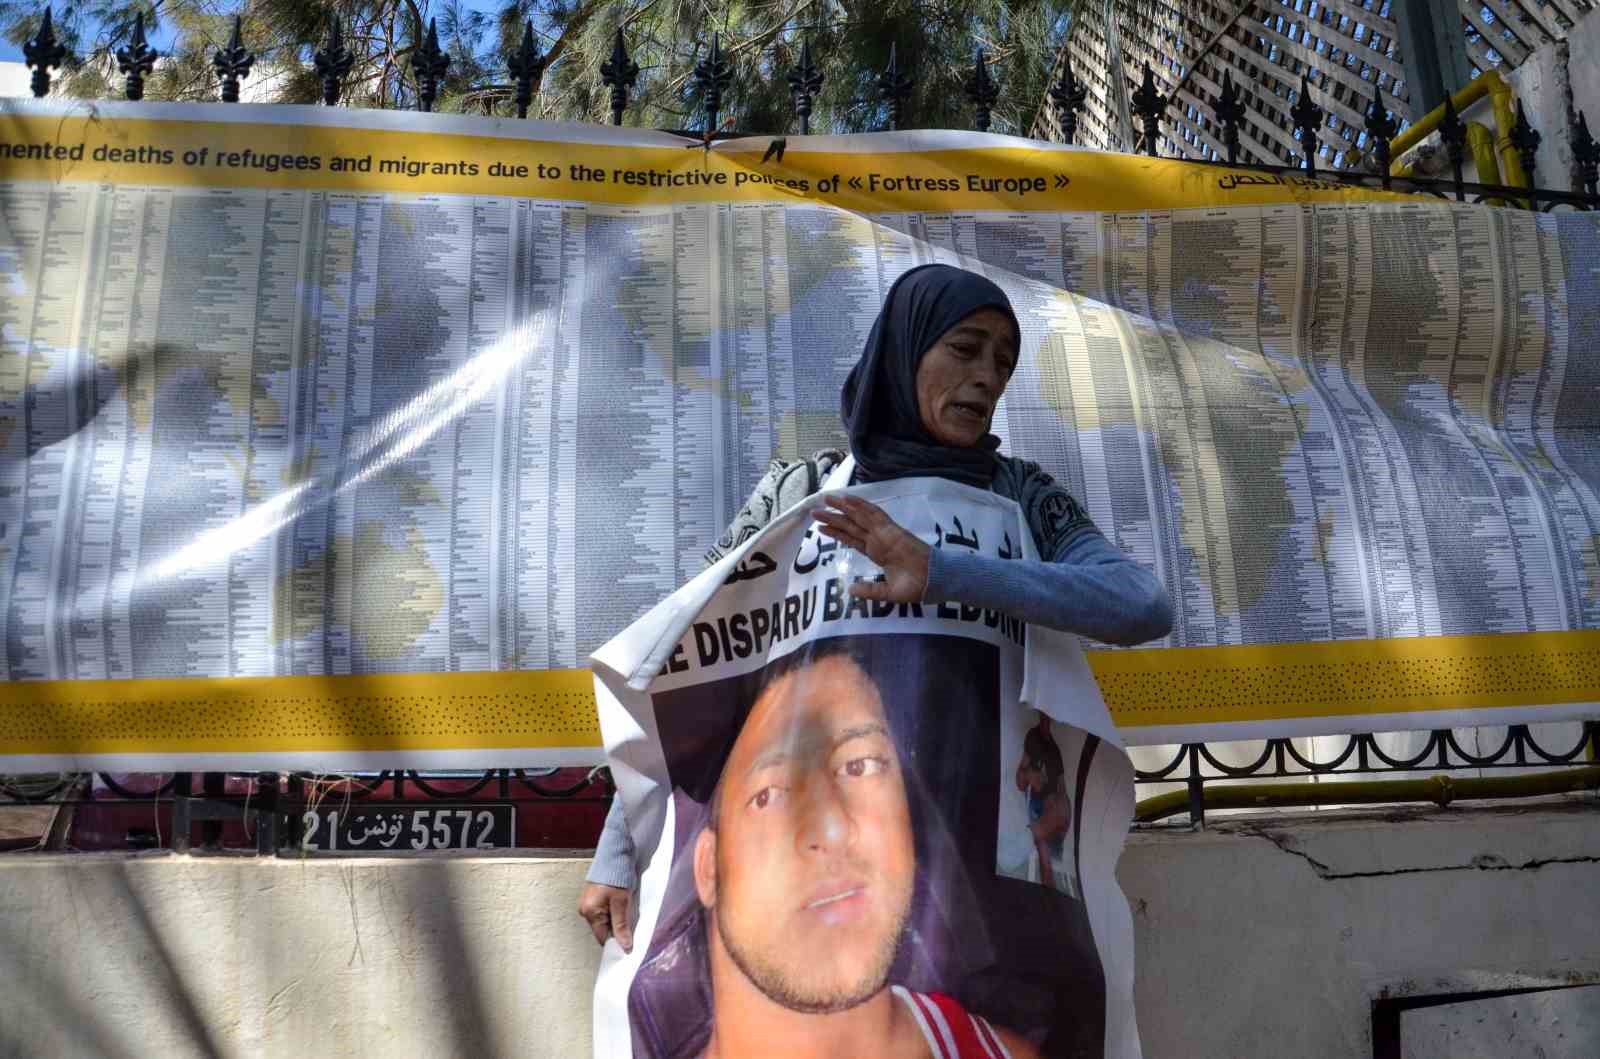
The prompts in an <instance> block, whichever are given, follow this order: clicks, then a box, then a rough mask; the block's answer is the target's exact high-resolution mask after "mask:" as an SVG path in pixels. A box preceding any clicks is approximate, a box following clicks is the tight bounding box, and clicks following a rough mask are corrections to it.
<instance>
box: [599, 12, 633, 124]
mask: <svg viewBox="0 0 1600 1059" xmlns="http://www.w3.org/2000/svg"><path fill="white" fill-rule="evenodd" d="M638 77H639V65H638V64H637V63H635V62H634V61H633V60H632V59H630V58H628V49H627V46H626V45H625V44H624V42H623V39H622V27H621V26H618V27H617V35H616V38H615V40H614V41H613V42H612V45H611V60H610V61H609V62H603V63H601V64H600V81H601V83H603V84H607V85H610V86H611V124H613V125H621V124H622V112H623V111H625V110H627V109H628V90H629V89H630V88H632V87H633V82H634V81H635V80H637V79H638Z"/></svg>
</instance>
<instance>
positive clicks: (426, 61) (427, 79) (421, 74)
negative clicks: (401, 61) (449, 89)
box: [411, 18, 450, 113]
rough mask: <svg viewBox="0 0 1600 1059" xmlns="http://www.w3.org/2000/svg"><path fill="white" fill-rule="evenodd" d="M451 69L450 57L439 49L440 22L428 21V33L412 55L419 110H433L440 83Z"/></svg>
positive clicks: (412, 68) (412, 70) (412, 73)
mask: <svg viewBox="0 0 1600 1059" xmlns="http://www.w3.org/2000/svg"><path fill="white" fill-rule="evenodd" d="M449 69H450V56H448V55H446V54H445V53H444V51H443V50H442V49H441V48H440V47H439V22H438V20H437V19H432V18H430V19H428V32H427V35H426V36H425V37H424V38H423V40H422V43H421V45H419V46H418V48H417V50H416V51H414V52H412V53H411V75H412V76H413V77H415V78H416V79H417V109H418V110H420V111H423V112H424V113H426V112H429V111H432V110H433V104H434V101H435V100H437V99H438V98H439V82H440V81H441V80H442V79H443V78H444V75H445V72H446V71H448V70H449Z"/></svg>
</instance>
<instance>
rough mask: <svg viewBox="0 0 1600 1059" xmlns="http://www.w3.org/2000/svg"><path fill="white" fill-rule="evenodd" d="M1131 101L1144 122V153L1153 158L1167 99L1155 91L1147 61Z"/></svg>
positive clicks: (1135, 111)
mask: <svg viewBox="0 0 1600 1059" xmlns="http://www.w3.org/2000/svg"><path fill="white" fill-rule="evenodd" d="M1131 102H1132V103H1133V112H1134V113H1135V114H1137V115H1139V120H1140V121H1141V122H1142V123H1143V124H1144V153H1145V154H1147V155H1149V156H1150V157H1152V158H1154V157H1156V138H1157V137H1158V136H1159V135H1160V132H1161V115H1162V114H1163V113H1164V112H1165V111H1166V109H1167V101H1166V99H1165V98H1163V97H1162V95H1161V93H1159V92H1157V91H1156V80H1155V72H1154V71H1152V70H1151V69H1150V64H1149V63H1145V64H1144V77H1143V79H1142V80H1141V81H1140V84H1139V88H1138V91H1136V92H1134V93H1133V97H1132V99H1131Z"/></svg>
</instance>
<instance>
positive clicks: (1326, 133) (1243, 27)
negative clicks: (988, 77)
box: [1034, 0, 1590, 169]
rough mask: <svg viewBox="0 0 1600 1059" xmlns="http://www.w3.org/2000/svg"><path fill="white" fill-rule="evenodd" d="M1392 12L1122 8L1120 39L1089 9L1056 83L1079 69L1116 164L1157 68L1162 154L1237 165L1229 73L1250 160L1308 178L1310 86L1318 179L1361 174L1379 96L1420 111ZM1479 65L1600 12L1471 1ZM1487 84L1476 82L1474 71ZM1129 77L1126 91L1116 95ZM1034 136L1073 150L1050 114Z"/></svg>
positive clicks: (1498, 62)
mask: <svg viewBox="0 0 1600 1059" xmlns="http://www.w3.org/2000/svg"><path fill="white" fill-rule="evenodd" d="M1391 2H1392V0H1190V2H1187V3H1185V2H1182V0H1172V2H1168V0H1112V11H1113V12H1114V17H1115V23H1116V24H1115V26H1108V25H1107V24H1106V22H1107V19H1106V15H1105V8H1104V7H1103V6H1101V5H1099V4H1092V3H1091V4H1090V5H1085V7H1084V8H1082V9H1080V12H1079V15H1078V18H1077V21H1076V23H1075V24H1074V26H1073V28H1072V31H1071V32H1070V33H1069V34H1068V39H1067V43H1066V45H1065V46H1064V47H1063V48H1062V50H1061V53H1060V55H1058V57H1057V60H1056V61H1057V72H1059V69H1060V65H1061V63H1062V62H1063V61H1064V60H1065V59H1067V58H1069V57H1070V60H1071V62H1072V69H1073V72H1074V74H1076V75H1077V77H1078V79H1079V80H1081V81H1082V82H1084V84H1085V87H1086V88H1087V91H1088V96H1087V99H1086V101H1085V105H1084V108H1083V110H1082V111H1081V112H1080V114H1079V116H1078V134H1077V142H1078V143H1081V144H1084V145H1085V146H1090V147H1099V148H1102V149H1106V150H1123V151H1128V150H1135V149H1139V148H1141V147H1142V139H1141V133H1142V128H1143V126H1142V123H1141V122H1140V121H1139V119H1138V117H1137V115H1134V114H1132V113H1131V110H1132V108H1131V104H1130V103H1129V102H1128V100H1129V99H1130V98H1131V95H1132V93H1133V91H1134V90H1135V89H1136V88H1137V87H1138V84H1139V81H1140V79H1141V77H1142V72H1143V69H1144V66H1145V64H1146V63H1148V64H1149V65H1150V68H1151V71H1152V72H1153V74H1154V79H1155V87H1156V90H1157V91H1158V92H1159V93H1161V95H1162V96H1163V97H1164V98H1166V99H1167V109H1166V113H1165V114H1164V116H1163V117H1162V122H1161V136H1160V138H1159V140H1158V141H1157V147H1156V149H1157V151H1158V153H1160V154H1162V155H1165V156H1169V157H1182V158H1219V157H1222V158H1225V157H1227V148H1226V146H1225V143H1224V140H1223V130H1222V128H1221V126H1220V125H1219V124H1218V123H1217V122H1216V121H1215V119H1214V118H1213V113H1214V107H1215V104H1216V100H1217V97H1218V96H1219V95H1220V94H1221V92H1222V79H1223V75H1224V73H1225V72H1226V73H1227V74H1228V75H1230V76H1231V77H1232V78H1233V81H1234V83H1235V84H1236V85H1237V87H1238V91H1239V95H1240V97H1241V99H1242V100H1243V102H1244V108H1245V109H1244V121H1243V123H1242V125H1241V127H1240V129H1239V159H1240V160H1241V161H1245V162H1263V163H1274V164H1295V163H1298V162H1299V161H1300V160H1301V159H1302V158H1303V157H1304V152H1303V148H1302V147H1301V143H1300V134H1299V131H1298V130H1297V129H1296V128H1295V126H1294V120H1293V118H1291V117H1290V111H1291V108H1293V106H1294V105H1295V102H1296V101H1297V100H1298V99H1299V96H1300V78H1301V76H1302V75H1304V76H1305V78H1306V80H1307V83H1308V84H1309V86H1310V88H1311V92H1312V100H1313V101H1314V102H1315V103H1316V104H1317V105H1318V106H1319V107H1321V108H1322V109H1323V111H1324V119H1323V123H1322V125H1321V127H1320V128H1319V129H1318V130H1317V165H1318V166H1320V167H1325V168H1330V169H1346V168H1352V167H1358V166H1360V165H1361V164H1362V153H1363V151H1364V150H1365V149H1366V139H1367V137H1366V132H1365V129H1364V122H1365V120H1366V112H1367V107H1368V105H1369V103H1370V101H1371V99H1372V95H1373V87H1374V85H1376V86H1377V88H1378V90H1379V91H1381V92H1382V94H1383V100H1384V105H1385V106H1386V107H1388V109H1389V110H1390V111H1391V112H1393V114H1394V115H1395V118H1396V119H1397V121H1398V122H1399V123H1400V125H1401V127H1404V126H1405V125H1406V124H1408V123H1409V122H1410V121H1411V120H1412V119H1414V118H1416V117H1417V116H1418V115H1417V114H1416V113H1415V108H1414V107H1413V105H1412V98H1411V91H1410V86H1409V84H1408V80H1407V76H1406V69H1405V62H1404V49H1403V47H1402V46H1401V44H1400V42H1399V41H1398V40H1397V36H1398V29H1397V27H1396V25H1395V23H1394V21H1393V20H1392V19H1391V18H1390V5H1391ZM1460 5H1461V11H1462V21H1463V28H1464V31H1465V34H1466V42H1467V51H1468V54H1469V56H1470V57H1471V59H1472V62H1473V63H1474V64H1475V66H1476V67H1477V69H1478V70H1482V69H1488V68H1490V67H1511V66H1515V65H1517V64H1518V63H1520V62H1521V61H1522V60H1523V59H1525V58H1526V57H1527V56H1528V55H1529V54H1530V53H1531V52H1532V51H1533V50H1534V49H1536V48H1538V47H1540V46H1541V45H1543V44H1545V43H1547V42H1548V41H1553V40H1560V39H1563V38H1564V37H1565V35H1566V32H1567V30H1568V29H1569V28H1570V27H1571V26H1572V25H1573V24H1574V23H1575V22H1576V20H1577V19H1578V18H1579V17H1581V16H1582V14H1583V13H1584V12H1586V11H1588V10H1589V9H1590V3H1589V0H1547V2H1545V3H1539V2H1538V0H1460ZM1475 72H1476V71H1475ZM1114 73H1115V74H1116V75H1120V77H1121V78H1122V84H1121V85H1120V86H1119V85H1116V84H1113V83H1112V76H1114ZM1034 135H1036V136H1040V137H1041V138H1045V139H1053V140H1060V139H1062V135H1061V129H1060V125H1059V122H1058V120H1057V115H1056V114H1055V108H1054V107H1053V106H1052V105H1051V104H1050V103H1049V101H1048V100H1046V102H1045V105H1044V106H1043V107H1042V108H1041V109H1040V116H1039V120H1038V122H1037V123H1036V124H1035V128H1034Z"/></svg>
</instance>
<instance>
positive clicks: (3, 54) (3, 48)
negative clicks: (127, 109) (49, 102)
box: [0, 0, 501, 63]
mask: <svg viewBox="0 0 1600 1059" xmlns="http://www.w3.org/2000/svg"><path fill="white" fill-rule="evenodd" d="M58 3H59V0H58ZM237 6H239V7H243V6H244V5H243V4H239V5H237ZM461 6H462V7H465V8H466V9H467V10H469V11H483V12H485V13H491V14H492V13H495V12H498V11H499V10H500V6H501V4H500V2H499V0H464V2H463V3H462V5H461ZM170 41H171V34H170V33H162V34H158V35H152V36H151V38H150V45H151V47H153V48H155V49H156V50H157V51H162V50H164V49H165V47H166V45H167V44H168V43H169V42H170ZM21 61H22V48H21V47H20V46H19V45H16V44H12V43H11V42H10V41H8V40H3V39H0V62H18V63H19V62H21Z"/></svg>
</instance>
